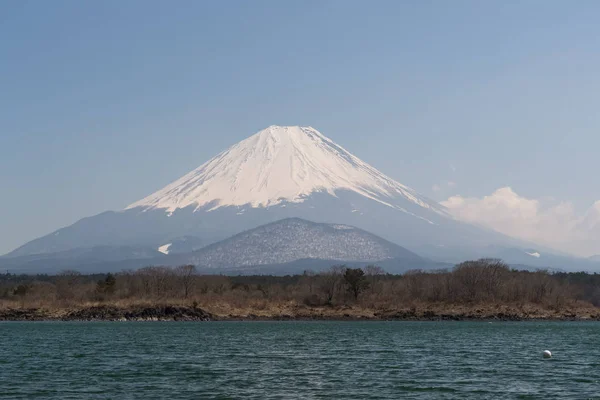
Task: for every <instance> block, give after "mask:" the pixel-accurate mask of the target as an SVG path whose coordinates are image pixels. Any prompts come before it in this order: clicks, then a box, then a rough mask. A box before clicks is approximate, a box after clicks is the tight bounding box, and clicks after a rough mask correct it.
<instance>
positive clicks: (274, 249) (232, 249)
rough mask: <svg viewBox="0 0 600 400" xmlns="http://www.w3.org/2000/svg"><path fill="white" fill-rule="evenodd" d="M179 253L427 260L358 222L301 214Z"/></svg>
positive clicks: (228, 265) (209, 261)
mask: <svg viewBox="0 0 600 400" xmlns="http://www.w3.org/2000/svg"><path fill="white" fill-rule="evenodd" d="M177 259H178V260H181V261H185V263H190V264H194V265H197V266H198V267H200V268H215V269H221V270H222V269H233V268H235V269H239V268H240V267H251V266H259V265H273V264H285V263H289V262H293V261H298V260H302V259H321V260H336V261H348V262H376V261H382V260H388V259H403V260H407V261H414V262H415V263H422V262H423V259H422V258H421V257H419V256H418V255H416V254H415V253H413V252H411V251H408V250H406V249H405V248H403V247H400V246H398V245H396V244H394V243H391V242H388V241H387V240H384V239H382V238H380V237H378V236H375V235H373V234H371V233H369V232H366V231H364V230H361V229H358V228H355V227H353V226H349V225H338V224H320V223H314V222H309V221H306V220H302V219H299V218H290V219H285V220H281V221H277V222H274V223H271V224H267V225H263V226H260V227H258V228H254V229H252V230H249V231H246V232H242V233H239V234H237V235H235V236H233V237H231V238H229V239H226V240H223V241H221V242H218V243H215V244H212V245H210V246H207V247H206V248H204V249H201V250H198V251H196V252H193V253H191V254H190V255H185V256H183V257H178V258H177Z"/></svg>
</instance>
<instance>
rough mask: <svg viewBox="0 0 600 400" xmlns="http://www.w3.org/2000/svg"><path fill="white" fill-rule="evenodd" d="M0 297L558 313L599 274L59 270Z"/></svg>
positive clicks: (475, 264)
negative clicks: (514, 307) (507, 306)
mask: <svg viewBox="0 0 600 400" xmlns="http://www.w3.org/2000/svg"><path fill="white" fill-rule="evenodd" d="M0 299H3V300H4V301H8V302H21V303H23V304H25V303H27V304H32V305H33V304H36V305H53V304H54V305H56V304H59V305H69V304H77V303H84V302H90V301H124V300H131V301H138V300H139V301H199V302H202V303H210V302H227V303H229V304H237V305H240V306H243V305H244V304H248V302H250V301H253V300H263V301H268V302H295V303H298V304H302V303H303V304H305V305H308V306H331V305H343V304H361V305H364V306H367V307H394V306H401V305H406V304H410V303H413V302H436V303H451V304H466V303H469V304H473V303H486V302H488V303H535V304H545V305H547V306H552V307H557V308H560V307H562V306H564V305H565V304H567V303H568V302H572V301H584V302H588V303H591V304H594V305H596V306H600V275H597V274H585V273H555V274H551V273H548V272H545V271H536V272H528V271H516V270H511V269H510V268H509V267H508V266H507V265H506V264H504V263H503V262H502V261H500V260H493V259H482V260H477V261H467V262H464V263H462V264H459V265H457V266H456V267H455V268H454V269H452V270H441V271H420V270H415V271H409V272H407V273H405V274H403V275H389V274H386V273H385V272H384V271H383V270H382V269H381V268H378V267H376V266H367V267H365V268H362V269H356V268H347V267H345V266H334V267H331V268H330V269H329V270H327V271H325V272H320V273H315V272H312V271H305V273H304V274H302V275H293V276H284V277H277V276H229V277H228V276H222V275H213V276H206V275H198V274H197V273H196V269H195V267H194V266H192V265H185V266H181V267H177V268H167V267H147V268H142V269H139V270H136V271H124V272H121V273H118V274H114V275H113V274H108V275H81V274H79V273H78V272H76V271H64V272H62V273H61V274H58V275H56V276H45V275H42V276H17V275H8V274H6V275H0Z"/></svg>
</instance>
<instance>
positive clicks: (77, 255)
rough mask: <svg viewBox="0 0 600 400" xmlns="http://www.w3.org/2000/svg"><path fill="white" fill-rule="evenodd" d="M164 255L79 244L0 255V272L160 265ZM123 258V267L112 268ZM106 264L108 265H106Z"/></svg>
mask: <svg viewBox="0 0 600 400" xmlns="http://www.w3.org/2000/svg"><path fill="white" fill-rule="evenodd" d="M164 257H165V256H164V255H163V254H161V253H160V252H159V251H157V250H156V249H152V248H146V247H130V246H94V247H80V248H77V249H73V250H65V251H60V252H56V253H44V254H34V255H27V256H20V257H0V273H2V272H6V271H9V272H12V273H36V274H37V273H47V274H55V273H57V272H59V271H61V270H65V269H73V270H77V271H81V272H104V271H103V270H104V269H105V268H106V269H107V271H108V269H110V270H111V271H115V270H121V269H123V268H126V267H128V266H129V265H135V266H137V265H144V264H145V263H146V262H147V261H146V260H154V262H158V263H159V264H160V259H161V258H164ZM123 260H128V263H125V264H122V267H123V268H116V265H118V264H120V263H121V262H122V261H123ZM109 266H110V267H109Z"/></svg>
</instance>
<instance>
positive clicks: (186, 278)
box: [175, 265, 196, 299]
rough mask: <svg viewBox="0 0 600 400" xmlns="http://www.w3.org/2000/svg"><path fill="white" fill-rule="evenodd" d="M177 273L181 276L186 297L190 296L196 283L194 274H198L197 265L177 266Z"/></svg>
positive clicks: (180, 279)
mask: <svg viewBox="0 0 600 400" xmlns="http://www.w3.org/2000/svg"><path fill="white" fill-rule="evenodd" d="M175 274H176V275H177V277H178V278H179V281H180V282H181V285H182V286H183V292H184V298H186V299H187V298H188V296H189V294H190V291H191V289H192V285H193V284H194V276H195V275H196V266H195V265H181V266H179V267H177V268H175Z"/></svg>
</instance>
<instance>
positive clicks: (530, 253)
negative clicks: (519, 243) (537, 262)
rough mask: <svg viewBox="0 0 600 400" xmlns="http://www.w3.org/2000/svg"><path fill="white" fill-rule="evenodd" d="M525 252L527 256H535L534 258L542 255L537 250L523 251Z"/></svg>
mask: <svg viewBox="0 0 600 400" xmlns="http://www.w3.org/2000/svg"><path fill="white" fill-rule="evenodd" d="M525 254H527V255H529V256H531V257H535V258H540V257H541V256H542V255H541V254H540V253H539V252H537V251H532V252H529V251H526V252H525Z"/></svg>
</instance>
